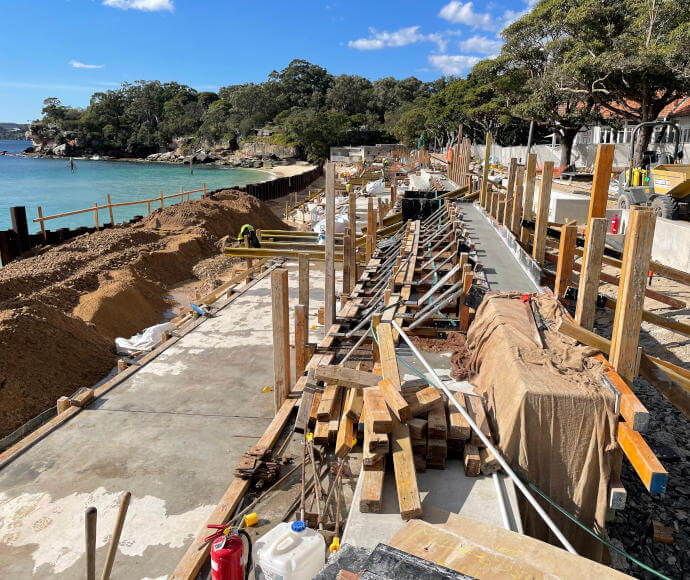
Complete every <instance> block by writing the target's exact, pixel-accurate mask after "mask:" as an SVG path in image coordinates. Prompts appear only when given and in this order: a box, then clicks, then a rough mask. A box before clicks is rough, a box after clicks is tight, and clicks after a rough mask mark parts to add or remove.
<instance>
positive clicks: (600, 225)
mask: <svg viewBox="0 0 690 580" xmlns="http://www.w3.org/2000/svg"><path fill="white" fill-rule="evenodd" d="M585 243H586V245H587V253H586V254H585V255H584V258H583V262H582V273H581V274H580V281H579V284H578V290H577V307H576V310H575V320H576V322H577V323H578V324H579V325H580V326H581V327H582V328H586V329H587V330H593V329H594V314H595V311H596V304H597V294H598V293H599V273H600V272H601V262H602V258H603V256H604V245H605V244H606V218H603V217H594V218H592V219H590V220H589V231H588V234H587V241H586V242H585Z"/></svg>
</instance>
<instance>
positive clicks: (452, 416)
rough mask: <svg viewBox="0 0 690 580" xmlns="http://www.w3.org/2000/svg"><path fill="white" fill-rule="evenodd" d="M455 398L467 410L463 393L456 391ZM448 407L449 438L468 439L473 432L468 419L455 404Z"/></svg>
mask: <svg viewBox="0 0 690 580" xmlns="http://www.w3.org/2000/svg"><path fill="white" fill-rule="evenodd" d="M454 398H455V400H456V401H457V402H458V403H459V404H460V405H462V407H463V408H464V409H465V410H466V409H467V407H466V405H465V397H464V395H463V394H462V393H455V394H454ZM448 409H449V411H448V422H449V428H448V439H452V440H456V441H467V440H468V439H469V438H470V435H471V434H472V428H471V427H470V424H469V423H468V422H467V419H465V417H463V415H462V413H460V411H458V410H457V408H456V407H455V405H449V406H448Z"/></svg>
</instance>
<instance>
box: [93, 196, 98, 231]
mask: <svg viewBox="0 0 690 580" xmlns="http://www.w3.org/2000/svg"><path fill="white" fill-rule="evenodd" d="M93 221H94V222H95V224H96V229H98V202H97V201H96V202H94V204H93Z"/></svg>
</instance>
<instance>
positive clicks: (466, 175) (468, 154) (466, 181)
mask: <svg viewBox="0 0 690 580" xmlns="http://www.w3.org/2000/svg"><path fill="white" fill-rule="evenodd" d="M464 149H465V155H464V157H463V163H462V184H463V185H471V183H472V182H471V179H470V160H471V159H472V142H471V141H470V139H469V137H468V138H466V139H465V148H464Z"/></svg>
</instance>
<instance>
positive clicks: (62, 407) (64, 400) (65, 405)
mask: <svg viewBox="0 0 690 580" xmlns="http://www.w3.org/2000/svg"><path fill="white" fill-rule="evenodd" d="M56 406H57V412H58V415H59V414H60V413H62V412H64V411H66V410H67V409H69V397H60V398H59V399H58V400H57V405H56Z"/></svg>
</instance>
